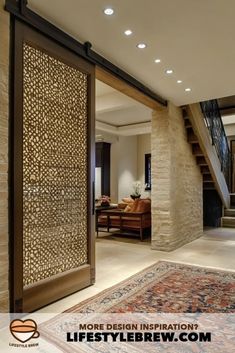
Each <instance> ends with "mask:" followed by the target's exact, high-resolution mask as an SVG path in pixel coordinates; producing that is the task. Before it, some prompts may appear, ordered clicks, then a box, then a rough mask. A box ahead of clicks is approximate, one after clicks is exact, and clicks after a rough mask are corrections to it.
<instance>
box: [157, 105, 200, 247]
mask: <svg viewBox="0 0 235 353" xmlns="http://www.w3.org/2000/svg"><path fill="white" fill-rule="evenodd" d="M202 234H203V204H202V176H201V173H200V169H199V167H198V166H197V164H196V160H195V157H194V156H193V154H192V149H191V145H190V144H189V143H188V142H187V134H186V129H185V127H184V121H183V118H182V112H181V109H180V108H177V107H175V106H174V105H173V104H171V103H170V104H169V105H168V108H165V109H163V110H162V111H155V112H153V118H152V248H153V249H156V250H163V251H171V250H174V249H176V248H178V247H180V246H182V245H184V244H186V243H188V242H191V241H192V240H194V239H196V238H199V237H200V236H201V235H202Z"/></svg>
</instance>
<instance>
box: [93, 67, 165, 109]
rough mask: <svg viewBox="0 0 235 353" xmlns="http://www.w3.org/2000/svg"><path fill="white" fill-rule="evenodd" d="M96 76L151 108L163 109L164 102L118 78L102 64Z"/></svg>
mask: <svg viewBox="0 0 235 353" xmlns="http://www.w3.org/2000/svg"><path fill="white" fill-rule="evenodd" d="M95 76H96V78H97V79H98V80H100V81H101V82H103V83H105V84H106V85H109V86H110V87H112V88H114V89H116V90H117V91H119V92H121V93H123V94H125V95H127V96H128V97H131V98H133V99H135V100H136V101H137V102H139V103H141V104H144V105H145V106H146V107H148V108H151V109H154V110H155V109H157V110H158V109H162V107H163V104H162V103H159V102H158V101H157V100H155V99H153V98H151V97H150V96H148V95H147V94H145V93H143V92H141V91H140V90H138V89H137V88H136V87H134V86H132V85H130V84H129V83H127V82H126V81H124V80H123V79H121V78H118V77H117V76H115V75H114V74H113V73H111V72H108V71H107V70H105V69H104V68H102V67H100V66H96V70H95Z"/></svg>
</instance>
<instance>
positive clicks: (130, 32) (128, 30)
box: [124, 29, 132, 36]
mask: <svg viewBox="0 0 235 353" xmlns="http://www.w3.org/2000/svg"><path fill="white" fill-rule="evenodd" d="M124 33H125V35H126V36H130V35H131V34H132V31H131V30H130V29H127V30H126V31H125V32H124Z"/></svg>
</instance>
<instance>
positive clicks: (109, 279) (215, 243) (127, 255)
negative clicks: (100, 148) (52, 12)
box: [37, 228, 235, 313]
mask: <svg viewBox="0 0 235 353" xmlns="http://www.w3.org/2000/svg"><path fill="white" fill-rule="evenodd" d="M159 260H168V261H175V262H182V263H188V264H194V265H200V266H208V267H213V268H222V269H229V270H234V271H235V229H229V228H216V229H207V230H205V232H204V235H203V237H201V238H199V239H197V240H195V241H193V242H191V243H189V244H187V245H184V246H183V247H181V248H179V249H177V250H175V251H172V252H169V253H167V252H162V251H156V250H151V248H150V241H145V242H142V243H141V242H140V241H139V240H138V239H134V238H130V239H126V238H118V236H114V237H113V236H108V237H107V233H102V234H101V236H100V237H99V238H98V239H97V242H96V283H95V284H94V285H93V286H90V287H88V288H86V289H84V290H81V291H79V292H77V293H75V294H72V295H70V296H68V297H66V298H64V299H61V300H59V301H57V302H56V303H53V304H51V305H48V306H47V307H45V308H42V309H41V310H38V311H37V312H38V313H59V312H62V311H64V310H66V309H68V308H69V307H71V306H73V305H75V304H77V303H79V302H80V301H82V300H84V299H87V298H89V297H91V296H93V295H95V294H97V293H98V292H100V291H102V290H103V289H105V288H108V287H110V286H112V285H114V284H116V283H118V282H120V281H122V280H124V279H126V278H127V277H129V276H131V275H133V274H135V273H136V272H138V271H140V270H142V269H144V268H145V267H147V266H150V265H152V264H153V263H155V262H157V261H159Z"/></svg>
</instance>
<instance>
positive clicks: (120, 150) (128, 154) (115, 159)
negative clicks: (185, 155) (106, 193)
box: [110, 134, 151, 203]
mask: <svg viewBox="0 0 235 353" xmlns="http://www.w3.org/2000/svg"><path fill="white" fill-rule="evenodd" d="M146 153H151V134H143V135H138V136H128V137H124V136H119V138H118V140H117V141H114V142H113V143H112V144H111V168H110V174H111V175H110V176H111V178H110V179H111V200H112V202H114V203H115V202H120V201H121V199H122V198H123V197H127V196H129V195H130V194H131V192H132V183H133V182H134V181H135V180H140V181H141V183H142V185H143V187H142V191H141V195H142V197H149V196H151V193H150V192H149V191H145V190H144V189H145V186H144V184H145V154H146Z"/></svg>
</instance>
